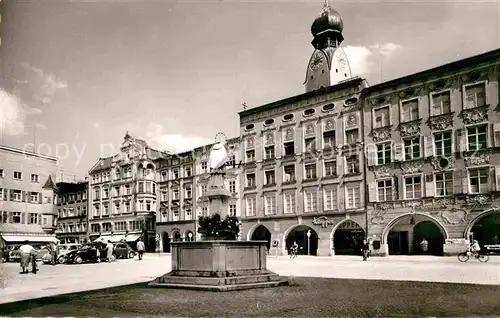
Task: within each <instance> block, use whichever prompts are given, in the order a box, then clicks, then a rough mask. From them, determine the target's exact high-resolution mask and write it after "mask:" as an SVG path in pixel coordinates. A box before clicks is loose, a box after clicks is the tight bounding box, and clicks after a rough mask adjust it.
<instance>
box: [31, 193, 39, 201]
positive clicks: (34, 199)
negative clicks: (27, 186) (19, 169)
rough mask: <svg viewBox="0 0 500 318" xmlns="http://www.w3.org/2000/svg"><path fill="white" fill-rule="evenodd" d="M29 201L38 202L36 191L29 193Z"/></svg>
mask: <svg viewBox="0 0 500 318" xmlns="http://www.w3.org/2000/svg"><path fill="white" fill-rule="evenodd" d="M30 202H31V203H38V193H37V192H31V193H30Z"/></svg>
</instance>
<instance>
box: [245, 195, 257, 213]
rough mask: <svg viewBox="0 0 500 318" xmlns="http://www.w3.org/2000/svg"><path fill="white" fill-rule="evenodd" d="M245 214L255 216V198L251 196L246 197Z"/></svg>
mask: <svg viewBox="0 0 500 318" xmlns="http://www.w3.org/2000/svg"><path fill="white" fill-rule="evenodd" d="M246 201H247V211H246V212H247V216H255V210H256V198H255V197H251V198H247V200H246Z"/></svg>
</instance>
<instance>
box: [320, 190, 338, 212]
mask: <svg viewBox="0 0 500 318" xmlns="http://www.w3.org/2000/svg"><path fill="white" fill-rule="evenodd" d="M323 194H324V201H325V202H324V204H325V210H326V211H328V210H336V209H337V188H326V189H324V190H323Z"/></svg>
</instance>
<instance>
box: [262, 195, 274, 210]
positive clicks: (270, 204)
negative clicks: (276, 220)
mask: <svg viewBox="0 0 500 318" xmlns="http://www.w3.org/2000/svg"><path fill="white" fill-rule="evenodd" d="M264 200H265V203H266V205H265V207H264V213H265V214H266V215H272V214H276V196H275V195H266V196H264Z"/></svg>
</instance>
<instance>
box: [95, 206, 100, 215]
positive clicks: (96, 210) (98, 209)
mask: <svg viewBox="0 0 500 318" xmlns="http://www.w3.org/2000/svg"><path fill="white" fill-rule="evenodd" d="M94 216H95V217H99V216H101V207H100V206H99V205H94Z"/></svg>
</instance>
